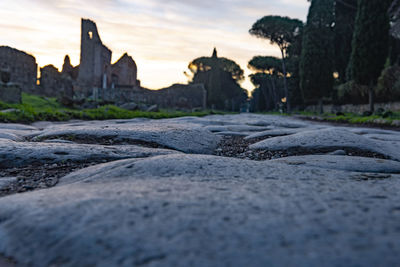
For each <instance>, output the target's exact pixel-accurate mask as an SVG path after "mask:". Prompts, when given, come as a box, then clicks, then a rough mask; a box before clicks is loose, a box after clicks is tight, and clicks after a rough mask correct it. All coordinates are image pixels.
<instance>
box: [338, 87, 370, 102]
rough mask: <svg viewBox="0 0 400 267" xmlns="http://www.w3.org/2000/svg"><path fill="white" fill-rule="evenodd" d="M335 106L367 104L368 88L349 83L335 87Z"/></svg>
mask: <svg viewBox="0 0 400 267" xmlns="http://www.w3.org/2000/svg"><path fill="white" fill-rule="evenodd" d="M337 94H338V95H337V102H338V103H337V104H365V103H368V87H367V86H363V85H360V84H357V83H355V82H354V81H349V82H347V83H344V84H341V85H339V86H338V87H337Z"/></svg>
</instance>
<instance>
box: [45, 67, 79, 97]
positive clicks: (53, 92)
mask: <svg viewBox="0 0 400 267" xmlns="http://www.w3.org/2000/svg"><path fill="white" fill-rule="evenodd" d="M72 90H73V81H72V79H71V78H70V77H69V76H68V75H64V74H62V73H61V72H59V71H58V69H57V68H56V67H54V66H53V65H47V66H45V67H43V68H41V69H40V86H39V90H38V93H39V94H40V95H43V96H48V97H57V98H58V99H60V98H62V97H63V96H66V95H68V96H70V97H71V98H72Z"/></svg>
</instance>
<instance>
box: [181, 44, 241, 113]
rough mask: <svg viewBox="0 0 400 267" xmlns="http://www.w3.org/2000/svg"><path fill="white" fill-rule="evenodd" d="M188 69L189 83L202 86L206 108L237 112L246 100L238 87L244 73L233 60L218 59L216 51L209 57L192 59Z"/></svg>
mask: <svg viewBox="0 0 400 267" xmlns="http://www.w3.org/2000/svg"><path fill="white" fill-rule="evenodd" d="M188 68H189V70H190V72H191V73H192V74H193V77H192V79H191V82H192V83H203V84H204V86H205V88H206V90H207V105H208V107H210V108H217V109H221V110H232V111H237V110H239V108H240V105H241V104H242V102H244V101H245V100H246V99H247V93H246V92H245V90H244V89H243V88H241V87H240V85H239V82H240V81H242V80H243V79H244V71H243V70H242V69H241V68H240V66H239V65H238V64H237V63H236V62H234V61H233V60H230V59H227V58H224V57H221V58H220V57H218V55H217V50H216V49H214V51H213V54H212V56H211V57H199V58H196V59H194V60H193V61H192V62H190V63H189V66H188Z"/></svg>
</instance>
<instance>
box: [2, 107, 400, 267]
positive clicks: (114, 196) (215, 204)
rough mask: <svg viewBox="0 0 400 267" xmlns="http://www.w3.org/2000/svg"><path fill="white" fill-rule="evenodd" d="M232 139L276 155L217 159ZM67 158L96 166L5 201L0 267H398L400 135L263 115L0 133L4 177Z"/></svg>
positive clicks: (6, 127)
mask: <svg viewBox="0 0 400 267" xmlns="http://www.w3.org/2000/svg"><path fill="white" fill-rule="evenodd" d="M232 136H234V137H236V138H243V140H245V141H246V142H248V143H249V146H248V148H246V149H248V152H249V153H250V152H251V153H253V154H254V153H266V152H268V153H272V154H271V155H276V156H273V157H272V159H271V160H257V161H255V160H249V159H246V158H245V159H239V158H234V157H222V156H216V155H218V153H217V152H218V151H219V149H220V147H219V144H220V142H221V140H223V139H224V138H225V139H226V138H230V137H232ZM283 155H284V156H286V155H289V156H287V157H282V156H283ZM63 162H68V163H69V164H75V163H76V164H78V163H79V164H81V163H82V162H86V163H92V164H94V165H93V166H90V167H87V168H83V169H80V170H77V171H74V172H72V173H69V174H67V175H66V176H64V177H62V178H60V179H59V182H58V184H57V185H56V186H54V187H50V188H47V189H41V190H33V191H29V192H25V193H18V194H16V193H9V194H8V195H7V196H3V197H0V255H2V256H1V257H0V264H7V265H8V266H400V193H399V192H400V132H397V131H388V130H380V129H370V128H355V127H354V128H353V127H333V126H329V125H326V124H316V123H311V122H304V121H299V120H295V119H292V118H288V117H280V116H272V115H255V114H240V115H225V116H221V115H214V116H208V117H204V118H195V117H184V118H177V119H166V120H146V119H133V120H113V121H91V122H70V123H38V124H34V125H32V126H26V125H17V124H0V170H1V169H4V170H6V169H7V170H8V169H10V168H17V170H18V168H24V167H25V166H28V165H29V166H30V165H32V164H37V166H38V168H40V167H41V166H48V165H51V164H62V163H63ZM55 166H57V165H55ZM9 173H13V172H9ZM16 173H17V174H16V175H15V177H10V176H7V177H1V176H0V189H1V188H3V189H4V188H7V186H10V184H11V183H15V182H16V181H18V179H19V177H18V172H16ZM25 178H26V177H25ZM4 190H5V189H4Z"/></svg>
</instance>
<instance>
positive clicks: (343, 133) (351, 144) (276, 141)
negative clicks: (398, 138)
mask: <svg viewBox="0 0 400 267" xmlns="http://www.w3.org/2000/svg"><path fill="white" fill-rule="evenodd" d="M250 149H253V150H259V149H265V150H271V151H276V150H294V149H297V150H299V149H300V150H314V151H315V150H327V149H328V150H329V149H330V150H332V151H334V150H338V149H342V150H346V149H358V150H362V151H370V152H375V153H379V154H382V155H385V156H387V157H389V158H391V159H394V160H400V144H399V142H383V141H378V140H373V139H369V138H367V137H364V136H362V135H358V134H354V133H352V132H349V131H347V130H344V129H335V128H327V129H319V130H312V131H304V132H300V133H297V134H293V135H289V136H280V137H274V138H269V139H266V140H262V141H260V142H258V143H255V144H252V145H250Z"/></svg>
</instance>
